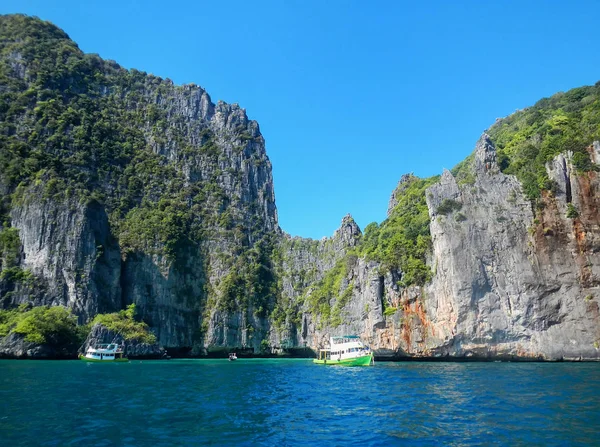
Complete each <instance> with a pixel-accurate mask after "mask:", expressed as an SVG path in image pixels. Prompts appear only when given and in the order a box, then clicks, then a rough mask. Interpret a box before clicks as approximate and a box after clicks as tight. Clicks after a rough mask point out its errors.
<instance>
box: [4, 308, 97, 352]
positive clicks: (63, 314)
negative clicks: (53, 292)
mask: <svg viewBox="0 0 600 447" xmlns="http://www.w3.org/2000/svg"><path fill="white" fill-rule="evenodd" d="M86 329H87V328H86V327H80V326H77V317H76V316H75V315H73V313H72V312H71V310H69V309H67V308H65V307H62V306H53V307H47V306H39V307H33V308H29V307H28V306H26V305H22V306H20V307H19V308H17V309H11V310H2V309H0V337H5V336H7V335H9V334H10V333H15V334H20V335H22V336H23V337H24V339H25V341H27V342H31V343H36V344H45V343H48V344H51V345H56V346H63V345H68V344H72V343H79V342H81V341H82V340H83V338H85V335H87V331H86Z"/></svg>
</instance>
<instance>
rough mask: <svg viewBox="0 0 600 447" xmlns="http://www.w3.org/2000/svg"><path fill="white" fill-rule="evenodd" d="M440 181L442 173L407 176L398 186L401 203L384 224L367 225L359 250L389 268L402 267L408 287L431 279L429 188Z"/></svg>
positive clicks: (403, 279)
mask: <svg viewBox="0 0 600 447" xmlns="http://www.w3.org/2000/svg"><path fill="white" fill-rule="evenodd" d="M438 180H439V176H436V177H429V178H426V179H421V178H418V177H416V176H414V175H409V176H406V177H405V179H404V181H403V182H402V183H401V184H400V185H399V186H398V190H397V192H396V199H397V201H398V204H397V205H396V206H395V207H394V209H393V210H392V213H391V215H390V216H389V217H388V218H387V219H386V220H385V221H383V223H382V224H381V225H377V224H376V223H374V222H373V223H371V224H369V225H367V227H366V228H365V232H364V236H363V240H362V243H361V244H360V247H359V250H360V251H359V253H360V254H361V255H364V256H366V257H367V259H373V260H376V261H379V262H381V263H382V265H383V267H384V268H386V269H398V270H400V271H401V272H402V279H401V285H402V286H404V287H408V286H410V285H423V284H425V283H426V282H427V281H429V280H430V279H431V270H430V268H429V267H428V266H427V264H426V263H425V261H426V256H427V253H428V252H429V251H430V249H431V235H430V233H429V212H428V210H427V203H426V201H425V190H426V189H427V188H428V187H429V186H431V185H433V184H434V183H436V182H437V181H438Z"/></svg>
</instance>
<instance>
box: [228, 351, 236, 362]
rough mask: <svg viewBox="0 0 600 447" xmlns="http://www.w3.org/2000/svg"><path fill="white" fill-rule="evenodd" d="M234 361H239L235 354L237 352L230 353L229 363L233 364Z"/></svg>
mask: <svg viewBox="0 0 600 447" xmlns="http://www.w3.org/2000/svg"><path fill="white" fill-rule="evenodd" d="M234 360H237V355H236V354H235V352H230V353H229V361H230V362H233V361H234Z"/></svg>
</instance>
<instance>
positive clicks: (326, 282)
mask: <svg viewBox="0 0 600 447" xmlns="http://www.w3.org/2000/svg"><path fill="white" fill-rule="evenodd" d="M350 256H351V255H347V256H346V257H344V258H342V259H340V260H339V261H338V262H337V263H336V264H335V266H334V267H333V268H332V269H330V270H329V271H328V272H327V273H326V274H325V276H324V277H323V279H322V280H321V281H318V282H317V283H315V284H314V286H313V287H310V288H309V289H308V291H307V294H306V296H305V302H306V304H307V305H308V310H309V311H310V312H311V313H312V314H313V315H318V316H319V324H320V325H321V326H323V325H327V324H329V325H331V326H333V327H336V326H339V325H340V324H341V323H342V315H341V311H342V309H343V308H344V306H345V305H346V304H348V301H349V300H350V297H351V296H352V287H353V285H354V283H352V282H351V283H348V284H346V287H345V288H344V290H342V284H343V282H344V280H345V279H346V277H347V276H348V272H349V270H350V269H351V268H352V265H351V264H350V263H349V262H348V259H351V258H350ZM332 303H333V304H332Z"/></svg>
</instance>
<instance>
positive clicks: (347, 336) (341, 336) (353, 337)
mask: <svg viewBox="0 0 600 447" xmlns="http://www.w3.org/2000/svg"><path fill="white" fill-rule="evenodd" d="M331 338H332V339H334V340H343V339H345V338H352V339H358V338H360V337H359V336H358V335H340V336H337V337H331Z"/></svg>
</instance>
